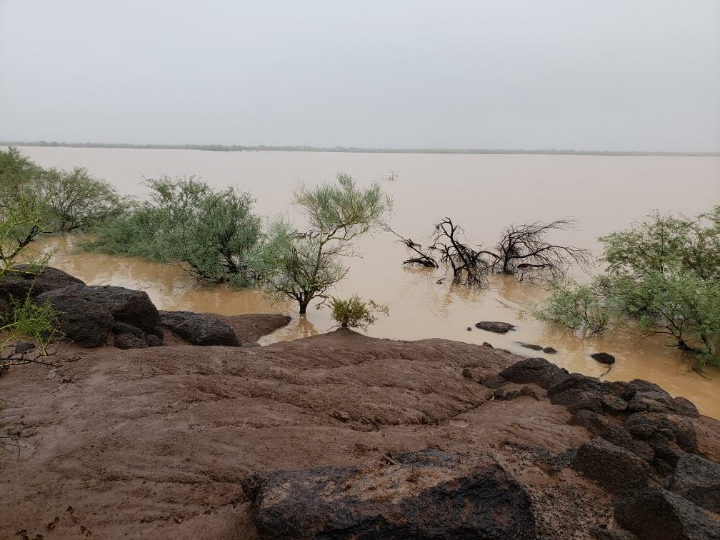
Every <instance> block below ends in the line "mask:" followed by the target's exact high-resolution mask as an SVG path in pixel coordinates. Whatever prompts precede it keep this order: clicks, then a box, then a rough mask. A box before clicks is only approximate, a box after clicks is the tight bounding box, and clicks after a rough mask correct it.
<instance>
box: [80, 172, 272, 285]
mask: <svg viewBox="0 0 720 540" xmlns="http://www.w3.org/2000/svg"><path fill="white" fill-rule="evenodd" d="M147 184H148V186H149V187H150V189H151V194H150V201H148V202H143V203H140V204H137V205H135V206H134V207H133V208H132V209H131V210H130V211H129V212H128V213H127V214H126V215H124V216H121V217H119V218H117V219H114V220H111V221H108V222H107V223H105V224H104V225H103V226H101V227H99V228H97V229H96V233H97V238H96V239H95V240H94V241H91V242H89V243H87V244H86V245H85V247H86V248H87V249H90V250H93V251H100V252H103V253H110V254H114V255H134V256H140V257H145V258H148V259H152V260H156V261H161V262H168V263H176V264H179V265H180V266H181V267H182V268H183V269H184V270H186V271H187V272H188V273H190V274H191V275H192V276H194V277H196V278H197V279H200V280H204V281H208V282H212V283H220V282H231V283H234V284H237V285H245V284H248V283H250V282H251V281H253V280H254V278H255V274H254V273H253V271H252V270H251V269H250V268H249V266H248V262H247V257H248V253H249V251H250V250H251V249H252V248H253V247H254V246H255V244H257V242H258V240H259V239H260V234H261V228H260V218H259V217H258V216H256V215H255V214H253V213H252V205H253V203H254V200H253V199H252V197H251V196H250V195H249V194H248V193H244V192H239V191H236V190H235V189H234V188H228V189H225V190H221V191H217V190H214V189H212V188H211V187H210V186H209V185H208V184H207V183H206V182H204V181H202V180H198V179H196V178H194V177H189V178H179V179H171V178H167V177H165V178H161V179H158V180H148V182H147Z"/></svg>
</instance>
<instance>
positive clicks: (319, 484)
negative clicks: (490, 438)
mask: <svg viewBox="0 0 720 540" xmlns="http://www.w3.org/2000/svg"><path fill="white" fill-rule="evenodd" d="M395 460H396V461H397V463H398V464H397V465H389V466H385V467H378V468H375V469H360V468H357V467H324V468H321V469H314V470H308V471H291V472H271V473H265V474H256V475H251V476H250V477H248V478H246V479H245V481H244V482H243V490H244V491H245V493H246V495H247V496H248V497H249V498H250V500H251V502H252V505H253V509H254V511H255V525H256V527H257V531H258V533H259V536H260V538H264V539H272V538H283V539H284V538H327V539H334V540H340V539H351V538H352V539H366V540H369V539H378V540H382V539H397V538H417V539H420V538H487V539H498V540H499V539H504V538H513V539H518V540H523V539H528V540H529V539H531V538H535V520H534V516H533V512H532V504H531V500H530V497H529V495H528V494H527V492H526V491H525V489H524V488H523V487H522V486H521V485H520V484H519V483H518V482H517V481H515V479H514V478H513V477H512V476H510V475H509V474H508V473H507V472H506V471H505V470H504V469H503V468H502V467H501V466H500V464H498V462H497V461H495V460H494V459H493V458H492V457H490V456H486V455H483V456H478V457H474V458H459V457H458V456H454V455H452V454H446V453H443V452H437V451H432V450H424V451H422V452H417V453H411V454H403V455H401V456H397V457H396V458H395Z"/></svg>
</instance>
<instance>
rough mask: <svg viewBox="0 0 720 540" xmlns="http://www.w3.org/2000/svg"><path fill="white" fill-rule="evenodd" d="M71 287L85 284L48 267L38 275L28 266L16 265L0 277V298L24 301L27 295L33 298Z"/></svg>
mask: <svg viewBox="0 0 720 540" xmlns="http://www.w3.org/2000/svg"><path fill="white" fill-rule="evenodd" d="M71 285H85V283H83V282H82V281H81V280H79V279H78V278H76V277H73V276H71V275H70V274H67V273H65V272H63V271H62V270H58V269H57V268H52V267H49V266H48V267H46V268H44V269H43V270H42V271H41V272H39V273H38V272H36V271H35V270H34V269H33V267H32V266H30V265H28V264H18V265H15V266H13V267H12V268H11V269H9V270H8V271H7V272H6V273H5V275H4V276H2V277H0V296H2V297H3V298H6V299H10V298H14V299H15V300H24V299H25V298H27V296H28V295H30V297H31V298H35V297H36V296H38V295H40V294H42V293H44V292H48V291H54V290H56V289H64V288H65V287H70V286H71Z"/></svg>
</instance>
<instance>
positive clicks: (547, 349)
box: [543, 347, 557, 354]
mask: <svg viewBox="0 0 720 540" xmlns="http://www.w3.org/2000/svg"><path fill="white" fill-rule="evenodd" d="M543 352H544V353H545V354H555V353H556V352H557V349H555V348H554V347H544V348H543Z"/></svg>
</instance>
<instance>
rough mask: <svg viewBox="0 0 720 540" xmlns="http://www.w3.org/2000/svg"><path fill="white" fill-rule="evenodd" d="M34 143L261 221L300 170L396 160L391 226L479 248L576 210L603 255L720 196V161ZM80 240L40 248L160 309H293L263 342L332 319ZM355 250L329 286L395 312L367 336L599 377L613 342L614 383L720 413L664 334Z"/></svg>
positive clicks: (576, 241)
mask: <svg viewBox="0 0 720 540" xmlns="http://www.w3.org/2000/svg"><path fill="white" fill-rule="evenodd" d="M26 150H27V154H28V155H29V156H30V157H31V158H32V159H34V160H36V161H37V162H38V163H39V164H41V165H44V166H61V167H69V166H74V165H78V166H85V167H88V168H89V170H90V171H91V172H92V173H93V174H95V175H97V176H100V177H104V178H106V179H108V180H109V181H111V182H113V183H115V184H116V185H118V186H119V187H120V189H121V190H122V191H123V192H125V193H140V192H142V188H141V186H140V182H141V181H142V175H143V174H144V175H146V176H149V177H151V176H153V175H157V174H163V173H167V174H171V175H173V174H197V175H199V176H203V177H205V178H207V179H209V180H211V181H212V182H213V184H215V185H217V186H225V185H228V184H231V183H237V184H238V185H239V186H240V187H241V188H242V189H247V190H248V191H250V192H252V194H253V195H254V196H256V197H257V199H258V205H257V207H258V211H259V212H261V213H262V214H263V215H264V216H266V217H267V216H272V215H274V214H275V213H277V212H279V211H283V210H287V209H288V208H287V202H288V200H289V198H290V194H291V191H292V188H293V186H294V185H295V184H296V182H297V179H302V180H305V179H307V180H325V179H329V178H332V176H333V174H334V172H336V171H346V172H349V173H352V174H354V175H356V177H357V178H358V179H359V180H360V181H364V182H367V181H370V180H374V179H379V178H381V176H382V174H384V173H385V172H386V171H387V170H388V169H393V170H397V171H399V172H400V173H401V174H402V176H401V177H400V180H398V181H395V182H387V183H386V184H384V185H385V186H386V188H387V189H388V190H389V191H390V192H391V195H392V196H393V199H394V200H395V209H394V216H393V228H394V229H396V230H397V231H398V232H400V233H401V234H404V235H407V236H411V237H412V238H413V239H415V240H416V241H421V238H420V236H422V234H423V233H429V232H431V231H430V229H431V227H432V224H433V221H434V220H435V219H436V218H441V217H442V216H444V215H451V216H452V217H453V219H454V221H457V222H458V223H460V224H461V225H462V226H463V227H464V228H465V230H466V231H467V234H468V237H469V239H470V241H471V243H473V244H475V243H481V242H482V243H484V244H485V245H492V244H493V242H494V240H495V239H496V236H497V235H498V233H499V232H500V230H501V229H502V227H503V226H504V225H506V224H509V223H511V222H520V221H535V220H547V219H553V218H558V217H562V216H574V217H576V218H578V220H579V223H580V227H581V228H580V229H579V230H576V231H566V232H561V233H559V234H558V235H557V237H553V239H554V240H556V241H562V242H566V243H571V244H573V245H577V246H582V247H589V248H591V249H594V250H596V251H597V247H598V244H597V242H596V238H597V237H598V236H601V235H603V234H606V233H608V232H610V231H613V230H618V229H622V228H625V227H627V226H628V225H629V224H630V223H631V222H632V221H633V220H636V219H641V218H642V217H643V215H644V214H646V213H647V212H649V211H650V210H652V209H653V208H657V209H659V210H660V211H673V212H678V213H680V212H682V213H685V214H689V215H693V214H697V213H700V212H701V211H705V210H707V209H709V206H710V205H711V204H712V203H713V202H715V203H717V201H719V200H720V182H718V181H717V180H718V179H720V158H683V157H596V156H591V157H588V156H499V155H495V156H482V155H480V156H478V155H454V156H448V155H419V154H418V155H401V154H363V155H358V154H322V153H311V154H303V153H282V152H268V153H262V152H259V153H212V152H197V151H165V150H163V151H155V150H109V149H60V148H28V149H26ZM678 179H682V182H678ZM290 210H291V209H290ZM76 240H77V238H76V237H74V238H70V239H67V238H46V239H44V240H43V242H42V245H43V246H44V247H45V248H53V247H54V248H57V249H58V252H57V254H56V255H55V257H54V258H53V260H52V263H51V264H52V265H53V266H56V267H58V268H61V269H62V270H65V271H67V272H69V273H71V274H73V275H76V276H77V277H79V278H81V279H83V280H84V281H86V282H87V283H89V284H97V285H105V284H113V285H121V286H126V287H131V288H136V289H142V290H145V291H147V293H148V294H149V295H150V297H151V298H152V300H153V301H154V302H155V303H156V305H157V306H158V307H159V308H161V309H184V310H192V311H201V312H214V313H221V314H226V315H232V314H241V313H254V312H263V311H265V312H267V311H282V312H285V313H288V314H290V315H293V316H294V318H293V321H292V323H291V324H290V326H288V327H287V328H283V329H280V330H279V331H277V332H276V333H274V334H273V335H271V336H266V337H265V338H264V339H263V344H267V343H271V342H273V341H277V340H287V339H297V338H300V337H306V336H310V335H315V334H317V333H321V332H326V331H328V330H329V329H331V328H332V327H333V326H334V322H333V321H332V320H331V318H330V313H329V309H327V308H322V309H320V310H315V309H312V306H311V308H310V309H309V310H308V314H307V318H299V317H298V316H297V315H296V314H295V310H296V306H293V305H292V304H290V303H286V304H282V305H276V304H273V303H272V302H271V301H270V300H268V299H267V298H266V297H265V296H263V294H262V293H261V292H259V291H257V290H237V291H236V290H232V289H231V288H229V287H227V286H224V285H221V286H203V285H201V284H198V283H196V282H195V280H193V279H192V278H190V277H189V276H187V275H185V274H184V273H183V272H182V270H180V269H179V268H177V267H173V266H166V265H159V264H155V263H150V262H147V261H143V260H139V259H133V258H115V257H111V256H107V255H98V254H90V253H85V252H77V251H76V250H75V249H74V248H73V243H74V242H76ZM356 248H357V251H358V252H359V253H362V254H363V257H362V258H354V259H352V260H349V261H348V262H349V265H350V272H349V274H348V277H347V279H346V280H345V281H344V282H343V283H342V284H340V285H339V286H338V287H337V288H336V290H335V291H333V292H334V294H336V295H339V296H349V295H351V294H359V295H360V296H362V297H364V298H372V299H374V300H376V301H377V302H380V303H383V304H386V305H388V306H389V308H390V316H389V317H379V318H378V321H377V323H376V324H375V325H373V326H372V327H371V328H370V330H369V332H368V333H369V334H370V335H372V336H376V337H383V338H392V339H423V338H430V337H440V338H446V339H455V340H460V341H465V342H469V343H478V344H480V343H482V342H484V341H488V342H490V343H492V344H493V345H494V346H495V347H503V348H506V349H509V350H511V351H513V352H516V353H518V354H523V355H526V356H529V355H532V354H537V353H533V351H530V350H528V349H523V348H521V347H520V346H519V345H518V344H517V343H516V342H517V341H523V342H526V343H535V344H540V345H543V346H548V345H550V346H552V347H554V348H555V349H557V350H558V353H557V354H555V355H548V356H547V357H548V358H549V359H551V360H552V361H553V362H555V363H557V364H558V365H560V366H563V367H565V368H567V369H568V370H570V371H577V372H581V373H586V374H588V375H593V376H600V375H602V374H603V372H604V371H605V370H606V366H604V365H601V364H598V363H597V362H595V361H594V360H592V359H591V358H590V357H589V355H590V354H591V353H594V352H598V351H606V352H609V353H611V354H613V355H615V356H616V357H617V362H616V364H615V365H614V366H613V368H612V370H611V371H610V372H609V373H608V374H607V375H606V376H605V378H606V379H608V380H630V379H633V378H642V379H648V380H651V381H654V382H656V383H658V384H660V385H661V386H662V387H664V388H665V389H667V390H668V391H669V392H670V393H672V394H673V395H683V396H686V397H688V398H689V399H691V400H693V401H694V402H695V403H696V404H697V405H698V407H699V408H700V409H701V411H702V412H704V413H705V414H709V415H712V416H715V417H718V418H720V399H718V395H719V392H718V391H719V390H720V371H718V370H713V369H710V370H708V372H707V374H706V375H707V377H708V378H703V377H701V376H699V375H698V374H696V373H694V372H692V371H691V370H689V368H688V364H687V363H685V362H683V361H682V360H681V358H680V357H679V355H678V352H677V350H676V349H673V348H669V347H667V346H666V344H665V343H666V342H665V341H664V340H663V339H659V338H657V337H650V338H644V336H643V335H642V334H641V333H640V332H639V331H637V330H636V329H635V328H633V327H632V326H629V325H622V326H621V327H619V328H617V329H615V330H614V331H612V332H608V333H606V334H604V335H602V336H595V337H592V338H587V339H583V338H580V337H578V336H576V335H574V334H573V333H571V332H568V331H565V330H563V329H560V328H554V327H550V326H548V325H545V324H543V323H540V322H539V321H537V320H536V319H535V318H534V317H533V316H532V309H533V306H534V305H536V304H537V303H538V302H540V301H541V300H542V299H543V298H544V297H545V295H546V291H545V290H544V289H543V288H542V287H541V286H539V285H537V284H532V283H523V284H521V283H518V282H517V281H516V280H515V279H513V278H511V277H506V276H493V277H492V278H491V280H490V286H489V287H488V288H487V289H485V290H481V291H479V290H470V289H466V288H464V287H454V286H452V285H451V284H450V282H449V280H445V281H444V282H442V283H438V280H442V278H443V277H444V276H445V273H444V272H443V271H442V270H437V269H425V268H407V267H403V266H402V264H401V262H402V261H403V260H404V258H405V251H404V248H403V246H402V245H400V244H398V243H397V242H396V237H394V236H392V235H391V234H389V233H378V234H376V235H375V236H374V237H368V238H365V239H363V240H362V241H360V242H359V243H358V245H357V246H356ZM579 277H580V278H582V277H583V276H579ZM480 320H500V321H506V322H509V323H513V324H515V325H516V326H517V331H516V332H509V333H508V334H506V335H504V336H503V335H497V334H492V333H488V332H484V331H481V330H477V329H475V328H474V324H475V323H476V322H478V321H480ZM468 327H472V331H470V332H468V331H467V328H468Z"/></svg>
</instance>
